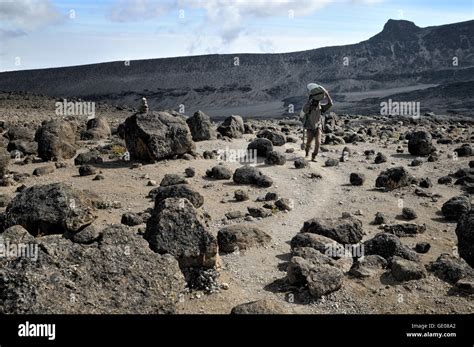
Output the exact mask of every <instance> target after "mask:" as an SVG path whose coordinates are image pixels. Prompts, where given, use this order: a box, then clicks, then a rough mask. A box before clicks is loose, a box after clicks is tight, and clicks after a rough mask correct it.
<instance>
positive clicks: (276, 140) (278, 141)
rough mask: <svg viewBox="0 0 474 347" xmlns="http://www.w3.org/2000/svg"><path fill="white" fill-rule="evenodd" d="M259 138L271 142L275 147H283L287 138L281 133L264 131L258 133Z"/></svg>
mask: <svg viewBox="0 0 474 347" xmlns="http://www.w3.org/2000/svg"><path fill="white" fill-rule="evenodd" d="M257 137H258V138H264V139H267V140H270V141H271V143H272V144H273V146H283V145H284V144H285V143H286V136H285V134H283V133H282V132H281V131H277V130H270V129H263V130H261V131H259V132H258V133H257Z"/></svg>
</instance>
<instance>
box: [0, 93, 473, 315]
mask: <svg viewBox="0 0 474 347" xmlns="http://www.w3.org/2000/svg"><path fill="white" fill-rule="evenodd" d="M54 102H55V100H54V99H44V98H36V97H34V96H29V95H17V94H15V95H9V94H2V95H1V98H0V115H2V120H3V123H2V124H1V125H2V129H3V132H4V141H3V144H2V147H4V148H2V151H3V152H2V160H1V165H0V168H1V169H2V171H3V172H2V174H5V176H4V178H3V180H2V186H1V187H0V192H1V195H0V196H1V200H2V201H1V206H2V218H1V220H2V230H6V231H5V232H4V233H3V234H0V236H2V235H3V236H4V239H6V240H12V241H11V242H13V241H15V240H16V241H17V242H18V240H23V242H26V241H25V240H27V241H28V242H31V243H35V244H38V245H39V249H40V257H39V260H38V261H35V262H33V261H32V260H29V259H22V258H21V257H15V258H14V259H9V258H4V259H0V275H1V276H0V278H2V279H1V280H0V311H1V312H5V313H23V312H25V313H29V312H37V313H38V312H52V313H62V312H66V313H74V312H97V313H106V312H114V313H120V312H123V313H127V312H132V313H153V312H155V313H165V312H177V313H230V312H231V311H232V310H233V308H234V307H236V306H238V305H241V304H244V303H248V302H254V301H258V302H257V303H254V304H252V305H247V306H245V305H244V306H239V307H238V308H235V309H234V312H235V313H239V312H240V313H242V312H243V313H246V312H251V313H253V312H273V313H350V314H360V313H470V312H472V311H473V309H474V301H473V300H472V293H473V278H474V270H473V269H472V265H473V254H474V251H473V245H474V241H473V240H474V239H473V236H472V235H473V233H474V220H473V216H474V214H473V213H472V210H471V194H472V191H473V189H472V185H471V184H472V183H474V180H473V178H474V172H473V170H474V169H473V168H472V167H473V161H472V160H473V157H472V154H473V153H472V149H471V147H470V146H471V145H472V143H473V142H474V137H473V134H472V130H473V125H472V122H466V121H464V122H457V121H454V120H446V119H442V120H439V119H437V118H436V117H434V116H432V115H426V116H422V117H421V118H420V119H417V120H413V119H402V118H390V117H380V116H376V117H362V116H351V115H346V116H340V117H338V116H335V115H333V116H331V117H329V118H328V122H327V124H326V128H325V134H324V136H323V143H324V144H323V146H322V149H321V153H320V154H319V156H318V157H317V159H316V161H315V162H311V161H308V162H306V161H304V160H301V158H303V157H304V151H302V150H301V149H300V144H301V132H300V126H299V125H298V124H297V123H295V122H294V121H291V120H259V121H253V120H247V121H246V122H245V124H241V123H240V120H239V119H238V117H237V118H235V119H231V118H229V119H228V120H226V122H224V124H223V125H220V126H219V127H217V125H214V124H212V123H211V122H209V120H208V119H207V118H206V116H205V115H204V114H198V115H195V116H194V117H193V120H192V121H188V122H187V123H186V119H185V117H184V116H182V115H180V114H177V113H174V114H167V115H163V114H161V113H160V114H158V113H155V112H151V111H150V112H148V113H139V114H136V115H135V116H132V115H133V114H134V112H135V111H134V110H128V109H126V110H124V109H117V108H116V107H112V106H108V105H105V104H104V105H99V106H98V107H97V110H96V119H97V121H89V122H88V121H87V117H85V118H84V117H83V118H81V117H66V120H64V119H61V118H62V117H58V116H55V115H54ZM127 117H128V119H127ZM50 119H56V120H55V121H53V122H50V123H44V124H43V125H42V124H41V122H42V121H45V120H50ZM126 119H127V121H126V122H124V121H125V120H126ZM123 122H124V123H123ZM66 123H67V124H66ZM86 123H88V125H87V124H86ZM122 123H123V124H124V125H120V124H122ZM71 124H72V125H71ZM157 124H164V125H163V126H157ZM119 125H120V126H119ZM157 127H158V128H159V129H157ZM216 127H217V128H216ZM25 129H26V130H25ZM147 131H148V134H147V135H143V132H147ZM157 136H158V137H160V136H161V137H160V141H158V140H157V141H154V140H153V141H152V140H150V138H152V139H155V138H156V137H157ZM257 136H258V137H260V139H261V140H257V141H255V139H256V138H257ZM35 137H36V140H35ZM192 138H194V141H193V140H192ZM249 144H251V145H250V148H255V149H257V150H258V152H259V154H260V156H259V157H258V162H257V164H256V165H255V168H254V169H252V168H249V167H245V166H244V165H243V163H239V162H237V161H235V160H232V158H229V154H232V153H234V152H233V150H235V151H241V150H246V149H247V147H248V146H249ZM217 150H221V151H224V152H226V153H227V157H228V158H225V157H223V156H219V155H217V154H216V151H217ZM272 150H273V151H275V152H276V153H274V152H273V151H272ZM7 151H8V152H7ZM91 151H92V152H91ZM213 151H214V152H213ZM268 152H271V154H268ZM28 153H30V154H28ZM81 153H85V154H87V155H88V156H85V155H82V156H81ZM91 153H92V154H91ZM220 153H222V152H220ZM379 153H380V154H379ZM78 156H79V157H78ZM7 157H9V158H10V159H9V160H8V159H7ZM266 158H267V159H266ZM76 164H77V165H76ZM219 164H222V165H219ZM189 168H191V169H192V170H190V169H189ZM212 168H214V169H213V170H212V171H211V172H209V173H208V172H207V171H208V170H210V169H212ZM242 168H243V169H242ZM187 169H188V170H187ZM388 169H392V170H391V171H390V170H389V171H386V170H388ZM239 170H241V171H239ZM256 171H258V172H256ZM383 172H385V175H382V173H383ZM351 174H352V175H351ZM440 178H442V179H441V180H440ZM440 182H441V183H440ZM54 183H63V185H56V186H54V185H53V186H51V184H54ZM160 184H161V187H160ZM152 190H153V193H151V194H150V191H152ZM239 190H240V191H239ZM236 191H238V192H237V193H236ZM271 193H275V194H271ZM246 195H247V196H248V198H246ZM150 196H152V197H153V198H154V199H153V198H151V197H150ZM460 196H461V197H460ZM64 197H66V198H64ZM453 197H460V198H458V199H457V200H452V201H450V202H449V203H448V204H446V202H447V201H448V200H450V199H451V198H453ZM154 200H155V201H154ZM71 201H73V204H72V205H71ZM443 206H444V207H443ZM469 212H470V213H469ZM376 214H378V215H377V217H378V218H376ZM377 219H378V220H377ZM374 220H375V222H374ZM305 222H306V223H305ZM120 224H122V226H117V225H120ZM124 224H127V226H124ZM19 225H21V227H19ZM112 225H115V226H112ZM231 226H232V227H231ZM456 230H457V231H456ZM380 233H383V234H381V235H380ZM297 235H298V237H297V238H295V236H297ZM308 235H309V236H308ZM376 235H377V236H376ZM458 239H459V245H458ZM335 242H337V243H336V246H337V247H341V246H343V245H350V244H359V245H361V244H363V245H364V248H363V250H364V252H365V257H364V258H363V259H359V260H357V259H355V258H354V259H353V258H352V257H351V256H347V255H342V256H341V255H339V256H337V255H332V254H328V253H327V252H325V250H324V249H321V247H323V248H324V247H325V248H326V250H327V247H328V245H334V243H335ZM427 244H429V245H427ZM107 247H114V248H113V249H114V251H110V252H109V250H110V248H107ZM121 247H122V248H121ZM415 249H416V250H415ZM117 250H123V252H122V251H117ZM117 252H118V253H117ZM165 253H169V254H171V255H172V256H173V257H171V256H169V255H162V254H165ZM323 253H325V254H323ZM442 254H447V255H444V256H442V257H441V258H440V256H441V255H442ZM469 264H470V265H469ZM178 266H179V267H178ZM179 268H181V272H182V273H183V275H182V274H181V273H180V271H179V270H178V269H179ZM112 270H113V271H112ZM186 282H187V284H186ZM51 290H53V292H51ZM52 293H55V294H54V295H53V294H52ZM48 297H49V298H51V297H55V300H54V301H51V300H50V299H48ZM150 298H152V299H150Z"/></svg>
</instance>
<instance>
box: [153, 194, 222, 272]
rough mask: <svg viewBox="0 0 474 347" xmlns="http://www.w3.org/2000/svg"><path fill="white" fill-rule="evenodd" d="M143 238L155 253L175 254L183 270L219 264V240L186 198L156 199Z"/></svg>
mask: <svg viewBox="0 0 474 347" xmlns="http://www.w3.org/2000/svg"><path fill="white" fill-rule="evenodd" d="M171 187H176V186H171ZM166 188H167V187H166ZM144 237H145V239H146V240H147V241H148V242H149V244H150V248H151V249H152V250H153V251H155V252H157V253H159V254H165V253H169V254H171V255H173V256H174V257H175V258H176V259H177V260H178V262H179V266H180V268H187V267H205V268H212V267H214V266H215V265H216V256H217V240H216V238H215V237H214V236H212V234H211V233H209V231H208V230H207V228H206V226H205V223H204V221H203V219H202V217H201V216H200V215H199V214H198V212H197V210H196V209H195V208H194V206H193V204H192V203H191V202H190V201H189V200H188V199H186V198H175V197H172V198H167V199H164V200H158V199H157V203H156V204H155V207H154V209H153V212H152V215H151V217H150V219H149V220H148V222H147V226H146V231H145V235H144Z"/></svg>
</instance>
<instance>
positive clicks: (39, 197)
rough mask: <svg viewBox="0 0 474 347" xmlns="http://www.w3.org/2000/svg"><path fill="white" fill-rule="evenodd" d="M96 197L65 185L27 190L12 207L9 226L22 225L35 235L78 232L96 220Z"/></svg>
mask: <svg viewBox="0 0 474 347" xmlns="http://www.w3.org/2000/svg"><path fill="white" fill-rule="evenodd" d="M94 204H95V197H94V196H92V195H91V194H89V193H87V192H83V191H80V190H77V189H74V188H72V187H71V186H68V185H66V184H64V183H53V184H47V185H36V186H32V187H29V188H26V189H24V190H23V191H22V192H21V193H19V194H18V195H17V196H15V198H14V199H13V200H12V201H11V202H10V203H9V204H8V207H7V209H6V212H5V225H6V226H7V227H8V226H13V225H21V226H23V227H24V228H25V229H26V230H28V231H29V232H30V233H31V234H32V235H35V236H36V235H39V234H41V235H48V234H63V233H64V232H66V231H68V232H77V231H79V230H81V229H82V228H84V227H86V226H87V225H89V224H91V223H92V222H93V221H94V220H95V219H96V214H95V208H94Z"/></svg>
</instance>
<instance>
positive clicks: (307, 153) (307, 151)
mask: <svg viewBox="0 0 474 347" xmlns="http://www.w3.org/2000/svg"><path fill="white" fill-rule="evenodd" d="M305 153H306V154H305V157H306V158H308V155H309V150H308V149H307V150H306V151H305Z"/></svg>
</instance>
